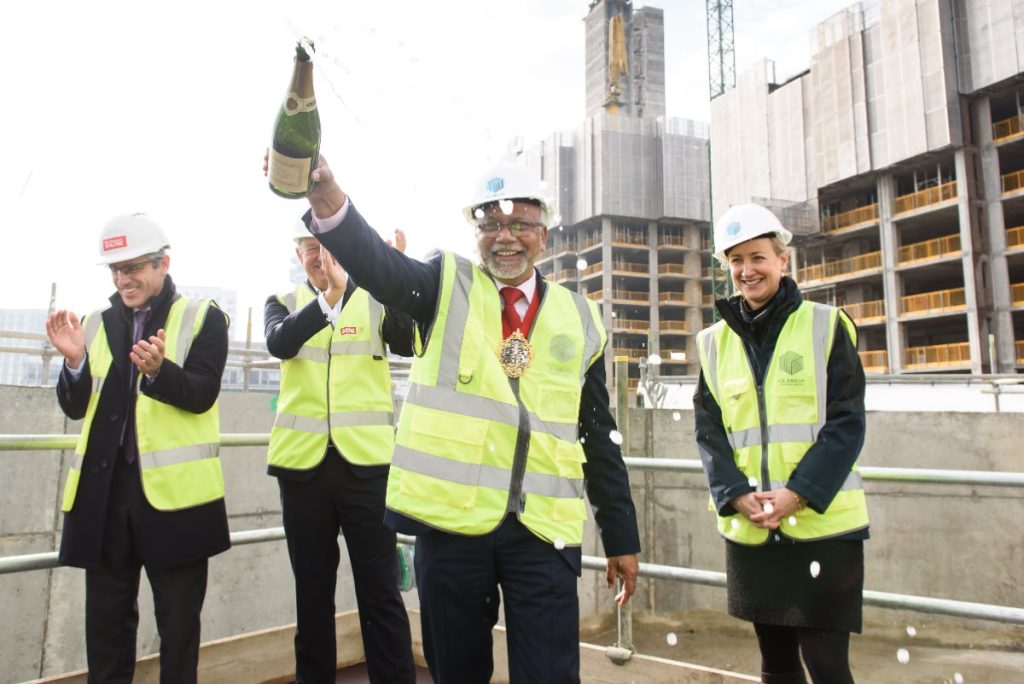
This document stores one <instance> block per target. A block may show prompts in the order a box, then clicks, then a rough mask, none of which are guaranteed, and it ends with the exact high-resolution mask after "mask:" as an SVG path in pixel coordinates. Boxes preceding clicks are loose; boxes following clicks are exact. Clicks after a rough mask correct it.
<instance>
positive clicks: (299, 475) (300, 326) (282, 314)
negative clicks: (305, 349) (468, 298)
mask: <svg viewBox="0 0 1024 684" xmlns="http://www.w3.org/2000/svg"><path fill="white" fill-rule="evenodd" d="M306 287H308V288H309V289H310V290H311V291H313V292H315V291H316V290H315V289H314V288H313V286H312V285H310V283H309V281H306ZM357 287H358V286H357V285H356V283H355V279H354V278H350V279H349V284H348V287H346V288H345V294H344V296H343V298H342V304H341V306H342V308H345V306H347V305H348V301H349V299H350V298H351V297H352V293H353V292H354V291H355V290H356V288H357ZM263 322H264V328H265V333H264V334H265V335H266V338H267V351H268V352H270V354H271V355H272V356H274V357H275V358H278V359H290V358H292V357H294V356H295V355H296V354H298V353H299V349H301V348H302V345H304V344H305V343H306V341H307V340H308V339H309V338H311V337H313V335H316V334H317V333H318V332H320V331H321V330H323V329H324V326H326V325H329V324H328V323H327V320H326V319H325V318H324V313H323V311H322V310H321V309H320V303H319V302H318V301H317V300H316V299H314V300H313V301H311V302H310V303H309V304H307V305H306V306H304V307H302V308H301V309H299V310H298V311H295V312H294V313H289V312H288V308H287V307H286V306H285V305H284V304H282V303H281V302H280V301H278V299H277V295H276V294H273V295H270V296H269V297H267V302H266V304H264V305H263ZM413 325H414V324H413V322H412V319H411V318H409V317H408V316H406V315H405V314H404V313H402V312H400V311H396V310H395V309H392V308H391V307H385V312H384V325H383V330H382V335H383V338H384V343H385V344H387V345H388V349H390V350H391V352H392V353H394V354H398V355H399V356H412V355H413V335H414V327H413ZM331 391H332V392H334V391H340V392H344V391H345V388H344V387H338V388H333V387H332V388H331ZM345 463H346V465H348V466H349V470H350V471H351V472H352V474H354V475H355V476H357V477H372V476H377V475H387V471H388V466H387V465H381V466H356V465H353V464H351V463H349V462H348V461H345ZM321 465H322V462H321ZM319 467H320V466H317V467H316V468H310V469H309V470H293V469H291V468H275V467H274V466H270V465H268V466H267V473H268V474H270V475H273V476H275V477H283V478H285V479H287V480H291V481H293V482H305V481H308V480H310V479H312V477H313V475H314V474H315V473H316V471H317V470H318V469H319Z"/></svg>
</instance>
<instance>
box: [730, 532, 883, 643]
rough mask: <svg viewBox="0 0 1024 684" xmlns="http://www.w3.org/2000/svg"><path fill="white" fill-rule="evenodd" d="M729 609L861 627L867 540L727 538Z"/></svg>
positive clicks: (765, 618) (805, 623)
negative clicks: (752, 542)
mask: <svg viewBox="0 0 1024 684" xmlns="http://www.w3.org/2000/svg"><path fill="white" fill-rule="evenodd" d="M725 548H726V551H725V568H726V573H727V575H728V579H727V586H728V591H729V614H730V615H732V616H733V617H738V618H740V619H741V620H748V621H750V622H758V623H762V624H769V625H783V626H787V627H809V628H817V629H830V630H837V631H843V632H858V633H859V632H860V631H861V606H862V603H863V597H862V593H863V590H864V542H863V541H861V540H824V541H815V542H794V543H786V542H782V543H775V544H764V545H763V546H743V545H742V544H736V543H734V542H729V541H727V542H726V543H725Z"/></svg>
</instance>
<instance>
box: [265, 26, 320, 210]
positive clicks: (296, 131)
mask: <svg viewBox="0 0 1024 684" xmlns="http://www.w3.org/2000/svg"><path fill="white" fill-rule="evenodd" d="M306 45H308V46H309V50H310V51H312V52H315V48H314V47H313V41H311V40H310V39H309V38H303V39H302V40H300V41H299V42H298V43H296V44H295V66H294V69H293V70H292V81H291V85H289V86H288V93H287V94H286V95H285V98H284V103H283V104H282V105H281V110H280V111H279V112H278V113H277V120H275V121H274V140H273V143H272V144H271V147H270V160H269V162H270V163H269V168H268V170H267V179H268V181H269V183H270V189H271V190H273V191H274V192H276V193H277V194H278V195H281V196H282V197H288V198H296V197H305V196H306V195H308V194H309V192H310V191H311V190H312V189H313V181H311V180H310V179H309V174H310V172H311V171H312V170H313V168H314V167H315V166H316V161H317V158H318V157H319V154H320V114H319V112H317V109H316V96H315V95H314V94H313V62H311V61H310V59H309V52H307V51H306V47H305V46H306Z"/></svg>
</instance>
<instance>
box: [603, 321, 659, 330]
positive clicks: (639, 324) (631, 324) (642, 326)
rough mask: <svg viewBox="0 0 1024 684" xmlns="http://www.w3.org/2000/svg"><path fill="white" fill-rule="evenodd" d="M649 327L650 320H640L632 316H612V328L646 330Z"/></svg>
mask: <svg viewBox="0 0 1024 684" xmlns="http://www.w3.org/2000/svg"><path fill="white" fill-rule="evenodd" d="M650 327H651V322H650V321H642V320H640V319H633V318H613V319H612V330H639V331H641V332H647V331H648V330H649V329H650Z"/></svg>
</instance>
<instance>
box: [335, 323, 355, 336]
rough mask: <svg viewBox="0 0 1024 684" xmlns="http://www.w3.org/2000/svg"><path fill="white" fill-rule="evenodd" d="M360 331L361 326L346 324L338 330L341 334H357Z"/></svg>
mask: <svg viewBox="0 0 1024 684" xmlns="http://www.w3.org/2000/svg"><path fill="white" fill-rule="evenodd" d="M358 332H359V328H357V327H356V326H354V325H346V326H345V327H344V328H342V329H341V330H339V331H338V334H339V335H355V334H357V333H358Z"/></svg>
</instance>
